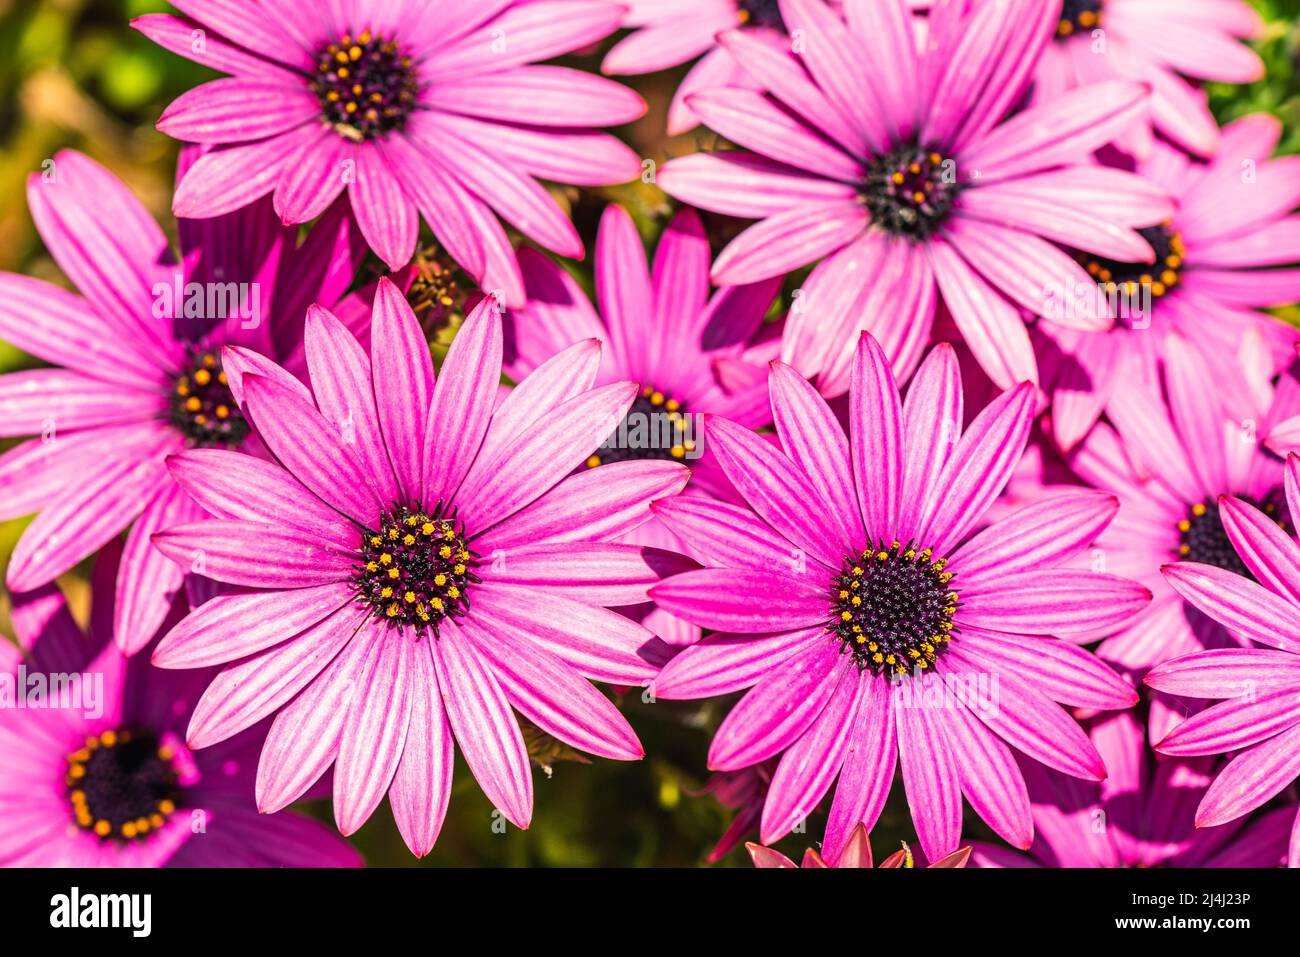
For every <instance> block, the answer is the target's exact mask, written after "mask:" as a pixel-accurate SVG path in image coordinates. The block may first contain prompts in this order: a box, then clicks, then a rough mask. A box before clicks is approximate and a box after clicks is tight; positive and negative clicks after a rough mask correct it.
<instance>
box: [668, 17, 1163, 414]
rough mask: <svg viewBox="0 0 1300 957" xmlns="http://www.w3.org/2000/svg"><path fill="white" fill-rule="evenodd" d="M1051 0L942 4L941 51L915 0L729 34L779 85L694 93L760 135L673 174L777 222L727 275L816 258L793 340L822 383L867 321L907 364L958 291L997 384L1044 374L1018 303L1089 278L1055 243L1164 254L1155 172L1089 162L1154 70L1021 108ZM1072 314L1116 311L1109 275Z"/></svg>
mask: <svg viewBox="0 0 1300 957" xmlns="http://www.w3.org/2000/svg"><path fill="white" fill-rule="evenodd" d="M1059 9H1060V8H1059V4H1057V3H1054V2H1052V0H1011V2H1009V3H1005V4H1002V3H985V4H979V5H976V7H975V9H974V11H973V12H972V13H970V14H969V15H967V16H964V17H961V16H958V14H957V13H955V12H954V10H953V8H952V6H945V7H943V8H941V9H938V10H935V11H932V12H931V15H930V17H929V18H928V21H927V22H928V27H927V30H928V41H927V42H926V44H925V46H924V48H923V49H918V46H917V44H916V42H915V41H914V38H913V30H914V24H913V21H912V17H911V15H910V13H909V12H908V7H907V5H906V4H905V3H904V2H903V0H878V2H866V0H859V2H853V3H846V4H845V10H846V14H847V22H846V21H843V20H841V19H840V17H839V16H838V15H837V14H836V13H835V12H834V11H833V10H832V9H831V8H830V7H828V6H827V5H826V4H825V3H823V2H822V0H782V2H781V11H782V14H783V17H784V20H785V23H786V25H787V26H788V27H789V28H790V30H791V33H792V35H793V34H794V33H795V32H798V34H799V37H800V41H799V43H797V44H794V45H793V50H792V51H788V50H785V49H774V48H773V46H772V44H771V43H769V42H763V41H761V40H759V39H756V38H755V37H753V36H751V35H749V34H748V33H746V32H745V31H737V30H733V31H730V32H728V33H725V34H723V35H722V37H721V42H722V44H723V45H724V46H725V47H726V48H727V50H729V51H730V53H731V55H732V56H733V57H735V59H736V60H737V61H738V62H739V63H740V65H741V66H742V67H743V68H744V69H745V70H746V71H748V72H749V73H750V74H751V75H752V76H753V77H754V78H755V80H756V81H757V82H759V84H760V85H761V86H762V88H763V89H764V90H766V91H767V93H766V94H764V93H760V92H757V91H755V90H747V89H738V88H722V89H714V90H709V91H706V92H701V93H697V94H695V95H693V96H691V97H689V98H688V104H689V106H690V107H691V109H692V110H694V111H695V113H696V114H697V115H698V116H699V117H700V118H701V119H702V120H703V121H704V123H705V124H706V125H708V126H709V127H711V128H712V129H714V130H716V131H717V132H718V133H720V134H721V135H723V136H725V137H727V138H728V139H730V140H732V141H734V142H736V143H738V144H740V145H741V146H743V147H745V148H746V149H749V150H752V151H753V152H752V153H745V152H732V153H721V154H695V155H690V156H685V157H682V158H680V159H676V160H673V161H671V162H669V163H668V164H667V165H666V166H665V167H664V168H663V170H662V171H661V172H660V173H659V177H658V181H659V184H660V185H661V186H662V187H663V188H664V189H665V190H666V191H667V192H669V193H670V194H672V195H673V196H675V197H677V198H678V199H680V200H682V201H684V202H687V203H691V204H692V205H695V206H700V207H703V208H705V209H710V210H714V211H716V212H720V213H726V214H728V215H732V216H739V217H744V218H748V219H756V220H759V222H758V223H756V224H755V225H753V226H750V227H749V228H748V229H746V230H745V231H744V232H743V233H741V234H740V235H739V236H738V237H736V239H734V240H733V241H732V242H731V243H730V244H729V245H728V246H727V248H726V249H724V250H723V251H722V253H721V254H720V255H719V256H718V259H717V261H716V262H715V263H714V266H713V278H714V280H715V282H717V283H719V284H721V285H739V284H743V283H751V282H756V281H758V280H761V279H766V278H768V277H771V276H778V275H784V274H786V273H788V272H790V271H791V270H795V269H798V268H800V267H802V266H806V265H809V264H811V263H817V265H816V266H815V267H814V268H813V270H812V274H811V275H810V276H809V277H808V279H807V281H806V282H805V283H804V286H803V289H802V295H801V297H800V299H799V302H798V304H797V306H796V307H793V308H792V309H791V315H790V319H789V323H788V325H787V328H786V334H785V342H784V344H783V349H782V356H783V358H784V360H785V361H786V362H789V363H790V364H792V365H794V367H795V368H796V369H798V370H799V371H800V372H801V373H802V374H804V375H805V376H808V377H812V376H817V377H818V388H819V390H820V391H821V392H822V394H824V395H827V396H835V395H839V394H841V393H843V392H844V391H845V390H846V389H847V388H848V381H849V374H850V369H851V368H852V366H853V355H854V344H855V342H856V340H857V332H858V331H859V330H862V329H864V328H865V329H868V330H869V331H870V332H871V333H872V335H873V336H875V337H876V338H877V339H878V340H879V341H880V343H881V345H882V346H883V347H884V349H885V352H886V354H887V355H888V356H889V357H890V361H891V362H892V363H893V365H894V368H895V370H896V371H897V373H898V374H899V376H900V378H906V377H908V376H909V375H910V374H911V372H912V370H913V369H914V368H915V367H916V364H917V362H918V361H919V360H920V357H921V354H922V352H923V351H924V349H925V346H926V344H927V342H928V340H929V337H930V331H931V326H932V324H933V321H934V316H935V307H936V302H937V299H938V296H939V295H942V298H943V301H944V303H945V304H946V306H947V309H948V311H949V312H951V314H952V318H953V320H954V321H955V323H956V325H957V328H958V329H959V330H960V332H961V335H962V336H963V337H964V339H965V341H966V343H967V345H969V347H970V348H971V350H972V352H973V353H974V354H975V356H976V358H977V359H978V361H979V362H980V364H981V365H982V366H983V367H984V368H985V369H986V370H987V371H988V373H989V376H990V377H991V378H992V379H993V381H994V382H995V383H997V385H998V386H999V388H1003V389H1005V388H1009V387H1011V386H1013V385H1015V384H1016V383H1017V382H1020V381H1022V380H1030V381H1037V368H1036V365H1035V359H1034V352H1033V348H1032V347H1031V344H1030V340H1029V335H1028V333H1027V332H1026V329H1025V323H1024V320H1023V318H1022V316H1021V313H1020V309H1021V308H1023V309H1026V310H1028V311H1029V312H1030V313H1032V314H1034V315H1041V314H1043V313H1044V312H1045V311H1046V309H1047V306H1048V300H1049V290H1050V289H1051V288H1052V287H1060V286H1064V287H1066V288H1076V287H1077V288H1080V289H1085V290H1086V289H1087V288H1088V287H1089V286H1090V285H1092V284H1091V281H1090V280H1089V278H1088V276H1087V273H1085V272H1084V271H1083V268H1082V267H1081V266H1080V265H1079V264H1078V263H1076V262H1074V261H1073V260H1072V259H1071V258H1070V257H1069V256H1068V255H1067V254H1066V253H1065V252H1063V251H1062V250H1061V249H1059V248H1058V247H1057V246H1055V245H1053V244H1054V243H1055V242H1069V243H1072V244H1074V245H1076V246H1079V247H1082V248H1085V249H1087V250H1088V251H1089V252H1093V253H1095V254H1097V255H1106V256H1119V257H1121V258H1126V259H1134V260H1140V259H1143V258H1147V259H1149V258H1151V256H1152V252H1151V249H1150V247H1149V246H1148V244H1147V243H1146V241H1145V240H1143V239H1142V237H1141V236H1140V235H1138V233H1137V232H1136V231H1135V230H1136V228H1137V227H1142V226H1150V225H1153V224H1154V223H1157V222H1160V221H1161V220H1162V219H1163V218H1166V217H1167V216H1168V215H1169V212H1170V208H1169V205H1168V201H1167V200H1165V199H1163V198H1160V199H1156V198H1154V197H1153V196H1152V193H1153V190H1152V189H1151V187H1149V186H1147V185H1146V184H1144V183H1143V182H1142V181H1141V180H1139V179H1138V178H1137V177H1135V176H1133V175H1132V174H1129V173H1124V172H1121V171H1118V170H1109V169H1103V168H1100V167H1098V166H1095V165H1091V164H1088V163H1086V162H1085V160H1086V158H1087V157H1088V156H1089V154H1090V153H1091V152H1092V151H1093V150H1095V149H1097V148H1098V147H1100V146H1102V145H1104V144H1105V143H1107V142H1108V141H1109V140H1110V139H1111V138H1112V137H1114V136H1115V135H1116V134H1118V133H1120V132H1122V131H1123V130H1124V129H1125V128H1127V126H1128V125H1129V124H1130V123H1131V122H1132V120H1133V119H1134V118H1135V117H1137V116H1139V115H1140V114H1141V113H1142V111H1143V110H1145V109H1146V100H1147V89H1146V87H1144V86H1143V85H1142V84H1140V83H1127V82H1113V83H1101V84H1096V85H1094V86H1092V87H1089V88H1088V89H1087V90H1079V91H1074V92H1071V93H1067V94H1065V95H1063V96H1062V97H1060V98H1059V99H1057V100H1055V101H1053V102H1051V103H1045V104H1043V105H1041V106H1039V107H1037V108H1035V109H1032V110H1028V111H1026V112H1024V113H1021V114H1019V115H1017V116H1014V117H1012V118H1011V119H1005V117H1006V114H1007V112H1008V111H1009V110H1010V109H1011V108H1012V107H1013V106H1015V104H1016V103H1017V102H1018V101H1019V98H1020V95H1021V93H1022V92H1023V90H1024V89H1025V86H1026V84H1027V83H1028V81H1029V78H1030V75H1031V73H1032V71H1033V69H1034V65H1035V64H1036V63H1037V60H1038V57H1039V54H1040V53H1041V51H1042V49H1043V46H1044V45H1045V44H1046V43H1047V42H1048V40H1049V38H1050V35H1051V24H1052V23H1054V22H1055V19H1056V17H1057V13H1058V12H1059ZM1052 318H1053V321H1054V322H1057V323H1059V324H1061V325H1065V326H1069V327H1076V328H1082V329H1091V330H1099V329H1105V328H1108V327H1109V326H1110V325H1111V319H1110V316H1109V313H1108V311H1107V309H1106V303H1105V302H1104V300H1102V298H1101V297H1100V296H1098V295H1096V294H1095V289H1094V293H1093V294H1092V295H1090V296H1089V295H1087V294H1085V295H1083V296H1080V297H1079V301H1078V304H1077V307H1076V308H1072V309H1070V310H1068V311H1067V310H1060V311H1059V315H1054V316H1053V317H1052Z"/></svg>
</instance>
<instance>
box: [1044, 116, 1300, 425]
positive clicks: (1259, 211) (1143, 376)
mask: <svg viewBox="0 0 1300 957" xmlns="http://www.w3.org/2000/svg"><path fill="white" fill-rule="evenodd" d="M1281 131H1282V127H1281V124H1280V123H1279V122H1278V121H1277V120H1276V119H1275V118H1274V117H1271V116H1268V115H1265V114H1253V115H1251V116H1247V117H1243V118H1242V119H1240V120H1236V121H1235V122H1232V123H1229V124H1228V125H1227V126H1225V127H1224V128H1223V138H1222V141H1221V142H1220V144H1219V150H1218V153H1217V155H1216V156H1215V158H1214V160H1213V161H1212V162H1209V163H1202V162H1198V161H1196V160H1193V159H1189V158H1188V157H1187V156H1186V155H1184V154H1183V153H1181V152H1179V151H1178V150H1175V149H1173V148H1171V147H1169V146H1168V145H1166V144H1161V143H1157V144H1156V145H1155V147H1154V148H1153V151H1152V155H1151V157H1150V159H1149V160H1148V161H1147V162H1145V163H1141V164H1139V166H1138V172H1139V173H1140V174H1141V175H1142V176H1143V177H1144V178H1145V179H1146V180H1147V181H1148V182H1150V183H1151V184H1153V185H1154V186H1156V187H1158V188H1159V189H1160V191H1161V192H1162V193H1168V194H1169V195H1171V196H1176V197H1178V203H1179V206H1178V211H1177V212H1176V213H1174V214H1172V215H1171V216H1170V218H1169V219H1168V221H1167V222H1163V223H1161V224H1159V225H1155V226H1151V227H1149V228H1144V229H1142V230H1140V232H1141V234H1142V237H1143V239H1144V240H1145V242H1146V243H1148V244H1149V246H1150V248H1151V249H1153V250H1154V251H1155V253H1156V262H1154V263H1152V262H1151V260H1150V258H1147V259H1142V258H1141V257H1123V256H1120V257H1112V258H1103V257H1099V256H1095V255H1089V254H1083V253H1080V254H1079V255H1078V258H1079V259H1080V261H1081V262H1083V263H1084V265H1085V268H1086V269H1087V270H1088V273H1089V274H1090V275H1091V276H1093V277H1095V281H1096V282H1098V283H1101V284H1103V286H1104V285H1106V284H1114V287H1113V288H1116V289H1118V288H1120V287H1125V288H1131V289H1133V290H1134V291H1135V292H1140V291H1141V290H1143V289H1145V290H1147V291H1149V296H1150V306H1149V309H1146V308H1143V309H1141V310H1139V311H1137V312H1134V313H1130V312H1129V310H1127V309H1123V308H1121V309H1120V310H1118V316H1117V322H1116V325H1115V327H1114V328H1113V329H1111V330H1110V331H1108V332H1105V333H1096V332H1077V331H1074V330H1065V329H1061V328H1060V327H1059V326H1056V327H1053V326H1052V324H1050V323H1042V324H1040V325H1039V326H1038V331H1040V332H1041V333H1042V334H1043V340H1044V341H1040V352H1039V359H1040V362H1041V363H1042V365H1043V367H1044V376H1043V378H1044V383H1045V388H1048V389H1049V390H1050V392H1051V395H1052V420H1053V433H1054V436H1055V438H1056V440H1057V442H1058V443H1059V444H1060V445H1061V446H1062V448H1065V449H1070V448H1073V447H1074V445H1075V444H1076V443H1077V442H1078V441H1079V440H1080V439H1082V438H1083V436H1084V435H1086V434H1087V432H1088V429H1090V428H1091V427H1092V425H1093V423H1095V422H1096V421H1097V418H1098V416H1099V415H1100V414H1101V413H1102V411H1103V410H1107V411H1110V410H1111V405H1110V402H1111V393H1112V392H1113V391H1114V389H1115V387H1116V386H1117V385H1118V384H1119V383H1122V382H1134V381H1138V382H1147V383H1150V382H1154V381H1156V380H1157V377H1158V367H1159V363H1160V361H1161V359H1162V358H1163V355H1164V349H1163V344H1164V341H1165V337H1166V336H1167V335H1169V334H1170V333H1181V334H1182V335H1183V336H1184V337H1185V338H1186V340H1187V341H1188V342H1191V343H1194V344H1195V345H1196V348H1197V349H1198V350H1199V351H1200V352H1201V355H1202V357H1203V358H1204V360H1205V362H1206V363H1207V364H1208V365H1209V367H1210V369H1211V371H1212V373H1213V375H1214V378H1215V380H1216V381H1220V382H1231V381H1235V380H1240V379H1241V371H1240V369H1239V361H1240V356H1241V350H1242V348H1243V344H1244V343H1248V342H1250V341H1251V340H1252V339H1254V338H1256V337H1258V338H1260V339H1262V348H1263V351H1264V354H1265V356H1267V361H1268V362H1270V363H1271V365H1270V366H1269V371H1271V372H1278V371H1280V370H1281V369H1282V368H1283V366H1285V365H1286V363H1287V362H1289V361H1290V360H1291V358H1292V356H1293V355H1294V343H1295V339H1296V331H1295V329H1293V328H1291V327H1290V326H1288V325H1286V324H1285V323H1284V322H1282V321H1281V320H1279V319H1277V318H1276V317H1274V316H1271V315H1268V314H1267V313H1264V312H1261V311H1260V309H1261V308H1263V307H1270V306H1277V305H1281V304H1284V303H1289V302H1295V301H1296V300H1297V299H1300V269H1296V268H1276V267H1279V266H1288V265H1292V264H1294V263H1295V262H1297V261H1298V260H1300V216H1296V215H1293V214H1292V212H1293V210H1295V208H1296V207H1297V206H1298V205H1300V157H1295V156H1287V157H1282V158H1279V159H1269V157H1270V156H1272V154H1273V150H1274V149H1275V148H1276V147H1277V142H1278V137H1279V136H1280V135H1281ZM1065 241H1066V242H1067V243H1069V244H1071V245H1075V244H1074V243H1072V241H1070V240H1069V239H1068V238H1067V239H1066V240H1065ZM1130 283H1132V284H1136V285H1133V286H1129V285H1128V284H1130ZM1125 301H1126V300H1120V299H1117V300H1116V303H1117V304H1122V303H1123V302H1125ZM1233 411H1234V413H1236V414H1239V415H1240V417H1242V418H1244V417H1246V416H1247V415H1248V414H1249V411H1248V410H1246V409H1242V408H1234V410H1233Z"/></svg>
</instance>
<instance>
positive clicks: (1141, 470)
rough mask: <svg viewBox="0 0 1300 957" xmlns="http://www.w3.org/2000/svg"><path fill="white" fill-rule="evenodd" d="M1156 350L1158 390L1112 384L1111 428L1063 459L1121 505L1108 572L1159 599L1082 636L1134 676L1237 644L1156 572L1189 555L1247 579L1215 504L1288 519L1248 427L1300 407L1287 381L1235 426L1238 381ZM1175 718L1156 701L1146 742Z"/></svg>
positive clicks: (1176, 352)
mask: <svg viewBox="0 0 1300 957" xmlns="http://www.w3.org/2000/svg"><path fill="white" fill-rule="evenodd" d="M1164 351H1165V361H1164V363H1163V375H1162V381H1163V386H1164V387H1163V389H1161V388H1159V383H1157V385H1156V387H1155V388H1148V387H1146V385H1145V384H1143V383H1139V384H1133V383H1125V384H1124V385H1122V386H1121V387H1120V388H1118V389H1116V391H1115V394H1114V396H1113V397H1112V400H1111V404H1112V408H1111V412H1110V416H1111V418H1112V420H1113V421H1114V422H1115V424H1116V426H1117V427H1118V429H1119V432H1117V431H1116V430H1114V429H1112V428H1110V427H1109V426H1108V425H1106V424H1101V425H1098V426H1097V427H1096V428H1094V429H1093V430H1092V432H1091V433H1089V435H1088V437H1087V438H1086V439H1084V441H1083V443H1082V444H1081V445H1080V446H1079V447H1078V449H1077V450H1076V452H1075V453H1074V455H1073V456H1071V459H1070V464H1071V466H1072V467H1073V469H1074V471H1075V473H1076V474H1078V475H1079V476H1080V477H1081V478H1082V479H1084V480H1085V481H1086V482H1088V483H1090V484H1091V485H1094V486H1096V487H1097V488H1100V489H1102V490H1103V491H1106V492H1109V493H1111V494H1112V495H1115V496H1116V497H1117V498H1118V499H1119V501H1120V510H1119V515H1118V516H1117V518H1116V520H1115V522H1114V523H1113V524H1112V525H1111V526H1110V527H1109V528H1107V529H1106V530H1105V531H1103V532H1102V534H1101V535H1100V536H1099V537H1098V539H1097V547H1098V549H1100V550H1101V554H1102V555H1104V556H1105V561H1106V567H1107V568H1108V569H1109V570H1111V571H1114V572H1116V573H1117V574H1120V575H1125V576H1127V577H1130V578H1134V579H1136V580H1138V581H1140V582H1142V583H1143V584H1144V585H1146V586H1147V587H1148V588H1149V589H1151V591H1152V593H1153V594H1154V596H1155V598H1154V599H1153V601H1152V602H1151V604H1150V605H1148V606H1147V607H1146V608H1145V609H1144V610H1143V611H1142V612H1140V613H1139V614H1138V615H1137V616H1135V617H1134V618H1133V619H1132V620H1131V621H1129V622H1127V623H1126V624H1125V625H1124V626H1123V627H1122V628H1121V629H1119V630H1118V631H1116V630H1115V629H1106V628H1099V629H1096V630H1095V631H1092V632H1089V633H1086V634H1084V635H1082V636H1080V637H1081V639H1083V640H1091V639H1092V638H1094V637H1102V636H1109V637H1106V640H1105V641H1103V642H1102V643H1101V645H1100V646H1099V647H1098V649H1097V653H1098V655H1100V656H1101V657H1102V658H1103V659H1105V660H1106V661H1108V662H1111V663H1112V664H1115V665H1116V666H1118V667H1120V668H1123V669H1125V670H1128V671H1131V672H1134V673H1135V674H1136V675H1138V676H1140V675H1141V673H1142V672H1145V671H1146V670H1147V669H1148V668H1150V667H1151V666H1152V665H1155V664H1158V663H1159V662H1161V661H1164V660H1165V659H1167V658H1170V657H1173V656H1175V655H1182V654H1187V653H1189V652H1194V651H1201V650H1203V649H1206V648H1221V647H1235V646H1239V645H1240V644H1241V641H1240V639H1239V638H1237V637H1235V636H1234V635H1233V633H1232V632H1231V630H1229V629H1224V628H1221V627H1219V626H1218V625H1217V624H1216V623H1215V622H1214V621H1212V620H1210V619H1207V618H1206V617H1205V616H1203V615H1201V614H1200V613H1199V612H1197V611H1196V610H1195V609H1194V608H1192V607H1190V606H1189V605H1188V604H1187V603H1186V602H1184V601H1183V599H1182V597H1180V595H1179V594H1178V592H1177V591H1176V590H1173V589H1170V588H1169V586H1168V584H1167V583H1166V582H1164V581H1163V580H1162V576H1161V575H1160V574H1159V571H1160V568H1161V566H1162V565H1164V564H1166V563H1168V562H1173V561H1178V560H1179V559H1187V560H1189V561H1193V562H1199V563H1202V564H1208V565H1214V566H1216V567H1217V568H1220V569H1222V570H1223V571H1224V572H1226V573H1231V574H1236V575H1246V574H1249V572H1248V567H1247V565H1246V564H1245V563H1244V562H1243V560H1242V559H1241V558H1240V557H1238V555H1237V552H1236V550H1234V548H1233V546H1232V543H1231V542H1230V541H1229V539H1228V537H1227V533H1226V531H1225V524H1224V521H1223V519H1224V516H1223V513H1222V512H1221V510H1220V507H1219V505H1218V502H1219V497H1220V496H1222V495H1235V496H1240V497H1241V498H1243V499H1246V500H1248V501H1250V502H1253V503H1254V504H1256V505H1258V506H1259V507H1260V508H1262V509H1265V510H1267V512H1268V514H1269V515H1271V516H1272V521H1274V522H1275V523H1278V524H1282V523H1284V522H1286V521H1287V511H1286V502H1285V501H1284V500H1283V495H1282V488H1281V481H1280V480H1281V475H1280V469H1279V465H1280V462H1279V460H1278V458H1277V457H1276V456H1275V455H1273V454H1272V453H1271V452H1269V451H1267V450H1266V449H1264V448H1261V447H1260V445H1259V440H1258V437H1257V436H1256V435H1254V434H1252V433H1251V432H1250V431H1249V430H1248V429H1247V428H1246V425H1245V423H1249V422H1252V421H1254V422H1259V423H1261V424H1267V423H1268V422H1269V421H1270V420H1271V419H1273V418H1275V417H1276V416H1278V415H1285V414H1288V410H1289V411H1291V412H1294V411H1300V389H1298V388H1296V387H1295V383H1294V382H1291V383H1289V384H1287V385H1284V386H1280V387H1279V388H1278V389H1277V390H1276V392H1275V394H1274V396H1273V400H1272V403H1271V408H1270V409H1269V410H1268V411H1266V412H1264V413H1262V414H1260V413H1258V412H1257V413H1254V414H1253V415H1251V416H1250V418H1248V419H1239V418H1237V416H1235V415H1233V414H1231V413H1230V412H1229V411H1228V408H1229V406H1231V405H1233V404H1234V400H1235V404H1237V405H1241V404H1243V403H1247V402H1250V401H1253V399H1252V398H1250V397H1244V398H1243V397H1239V396H1234V395H1233V394H1232V391H1231V390H1232V386H1233V385H1234V384H1233V383H1225V382H1223V380H1222V379H1220V378H1216V376H1214V375H1213V374H1212V373H1211V372H1210V370H1209V367H1208V365H1207V363H1206V362H1205V360H1204V358H1203V355H1202V353H1201V352H1200V350H1198V349H1196V348H1195V347H1194V346H1192V345H1191V344H1190V343H1189V342H1188V341H1187V340H1185V339H1184V338H1183V337H1182V336H1179V335H1176V334H1171V335H1170V336H1168V337H1167V340H1166V344H1165V350H1164ZM1214 383H1218V384H1219V386H1220V388H1215V387H1214ZM1121 433H1122V435H1123V436H1124V437H1126V438H1127V441H1125V438H1122V437H1121ZM1088 562H1090V559H1085V560H1081V562H1080V564H1087V563H1088ZM1178 717H1180V709H1178V708H1177V707H1174V708H1170V707H1169V705H1168V703H1167V702H1165V701H1162V700H1159V699H1157V700H1156V701H1154V702H1153V703H1152V707H1151V733H1152V738H1153V740H1157V739H1159V738H1160V737H1161V736H1162V735H1163V734H1164V733H1165V732H1167V731H1168V730H1169V727H1170V725H1171V722H1173V721H1176V720H1177V719H1178Z"/></svg>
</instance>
